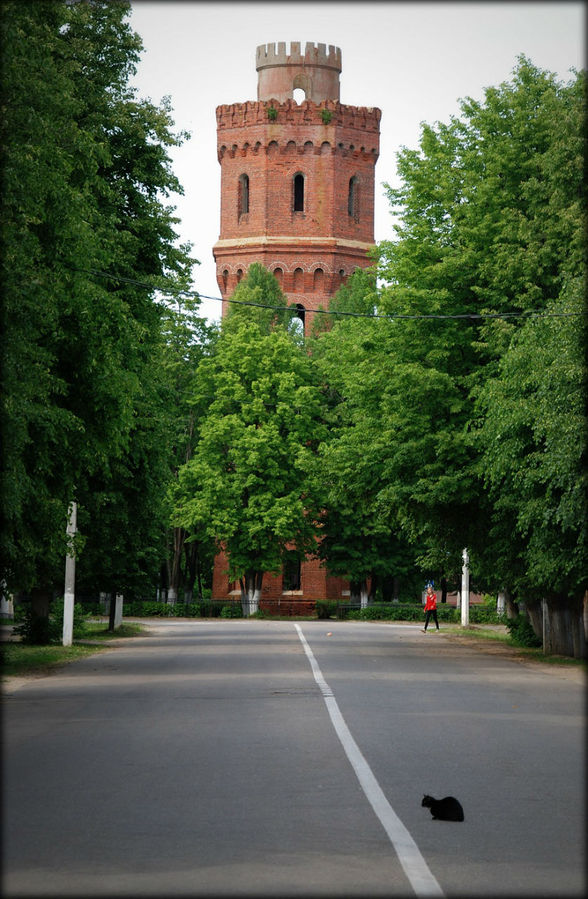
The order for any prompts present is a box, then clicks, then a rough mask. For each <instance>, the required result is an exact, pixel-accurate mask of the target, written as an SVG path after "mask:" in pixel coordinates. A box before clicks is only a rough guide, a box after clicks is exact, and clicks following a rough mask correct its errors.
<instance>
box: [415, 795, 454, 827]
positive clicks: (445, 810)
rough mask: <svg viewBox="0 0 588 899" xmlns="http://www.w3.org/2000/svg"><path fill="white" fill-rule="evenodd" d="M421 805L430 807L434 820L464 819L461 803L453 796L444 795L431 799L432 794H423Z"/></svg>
mask: <svg viewBox="0 0 588 899" xmlns="http://www.w3.org/2000/svg"><path fill="white" fill-rule="evenodd" d="M421 805H424V806H425V808H429V809H431V814H432V816H433V820H434V821H463V820H464V816H463V809H462V807H461V803H460V802H459V801H458V800H457V799H455V797H454V796H446V797H445V799H433V797H432V796H423V801H422V802H421Z"/></svg>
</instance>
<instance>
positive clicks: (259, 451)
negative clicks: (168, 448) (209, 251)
mask: <svg viewBox="0 0 588 899" xmlns="http://www.w3.org/2000/svg"><path fill="white" fill-rule="evenodd" d="M274 280H275V279H274ZM245 289H249V285H248V284H247V285H246V286H245ZM254 289H256V288H254ZM267 325H268V322H267V321H266V320H265V319H263V320H262V323H260V322H259V321H255V320H254V321H252V322H248V321H243V320H242V317H241V316H240V315H238V314H237V315H235V316H233V315H232V314H231V316H229V318H228V319H227V323H226V327H225V326H224V325H223V330H222V333H221V335H220V338H219V340H218V343H217V344H216V347H215V352H214V353H213V354H212V355H211V357H210V358H208V359H204V360H203V361H202V363H201V365H200V367H199V372H198V388H197V389H198V390H200V391H204V392H206V393H207V394H208V395H210V396H211V397H213V399H212V402H211V403H210V405H209V407H208V411H207V414H206V416H205V417H204V419H203V420H202V422H201V424H200V428H199V442H198V446H197V448H196V451H195V453H194V456H193V457H192V459H190V460H189V461H188V462H187V463H186V465H184V466H183V467H182V468H181V470H180V472H179V478H178V484H177V487H176V490H175V494H174V497H175V512H174V523H175V524H176V526H181V527H185V528H189V529H201V530H202V531H203V532H204V533H205V534H206V535H207V536H208V537H210V538H212V539H214V540H215V541H216V543H217V545H218V546H219V547H220V546H221V545H222V546H224V547H225V548H226V550H227V553H228V556H229V563H230V574H229V576H230V577H231V578H232V579H237V578H241V577H245V576H246V575H248V576H249V575H251V573H252V572H256V573H257V574H258V575H259V574H260V573H262V572H264V571H279V570H280V568H281V565H282V560H283V557H284V554H285V552H286V551H287V549H293V548H294V549H296V550H297V551H298V552H300V553H304V552H308V551H311V550H312V549H313V548H314V538H315V532H316V530H315V524H314V517H315V516H314V512H315V510H314V509H313V498H312V495H311V493H310V492H309V484H310V481H309V469H310V460H311V459H312V457H313V455H314V453H315V452H316V448H317V446H318V443H319V441H320V440H321V438H322V436H323V433H324V425H323V423H322V401H321V394H320V391H319V389H318V387H317V385H316V384H315V383H314V381H313V369H312V365H311V361H310V359H309V357H308V355H307V354H306V353H305V352H304V351H303V349H302V348H300V347H299V346H298V345H297V344H296V343H295V342H294V341H293V340H292V339H291V337H290V336H289V335H288V333H287V331H286V330H284V329H283V328H282V327H281V326H280V324H279V323H278V324H276V327H275V328H273V329H271V330H267V327H266V326H267ZM270 327H271V325H270Z"/></svg>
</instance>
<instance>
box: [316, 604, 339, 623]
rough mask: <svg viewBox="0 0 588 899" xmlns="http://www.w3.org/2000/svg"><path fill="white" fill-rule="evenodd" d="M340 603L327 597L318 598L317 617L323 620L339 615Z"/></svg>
mask: <svg viewBox="0 0 588 899" xmlns="http://www.w3.org/2000/svg"><path fill="white" fill-rule="evenodd" d="M338 605H339V604H338V603H337V602H334V601H332V600H327V599H317V601H316V606H315V609H316V617H317V618H320V619H322V620H325V619H327V618H335V617H336V616H337V608H338Z"/></svg>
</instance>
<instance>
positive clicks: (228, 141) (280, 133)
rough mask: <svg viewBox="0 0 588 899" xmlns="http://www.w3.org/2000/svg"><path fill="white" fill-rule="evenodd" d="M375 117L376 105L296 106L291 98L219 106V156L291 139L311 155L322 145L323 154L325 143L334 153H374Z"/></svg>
mask: <svg viewBox="0 0 588 899" xmlns="http://www.w3.org/2000/svg"><path fill="white" fill-rule="evenodd" d="M380 117H381V111H380V110H379V109H378V108H377V107H368V106H347V105H344V104H342V103H339V101H338V100H323V101H322V102H321V103H313V102H312V100H305V101H303V102H302V103H300V104H298V103H296V101H295V100H286V101H285V102H284V103H279V102H278V101H277V100H273V99H272V100H259V101H257V102H253V101H249V102H247V103H232V104H230V105H224V106H218V107H217V109H216V121H217V144H218V158H219V160H220V159H221V158H222V157H223V156H224V154H225V153H226V152H230V153H232V154H233V155H235V154H236V153H241V154H243V153H247V152H255V153H258V152H259V151H260V150H267V148H268V147H269V146H270V145H277V147H278V148H285V147H286V146H287V145H289V144H290V145H291V144H292V139H293V137H295V138H296V140H295V141H294V142H295V143H296V145H297V149H298V152H309V147H310V146H311V147H312V148H314V150H315V151H316V152H321V147H323V152H324V144H325V143H326V144H330V145H331V146H332V148H333V150H335V149H336V148H338V149H340V150H341V149H344V148H347V150H348V151H350V152H353V151H358V152H359V151H361V152H367V153H370V154H373V153H375V154H376V155H377V154H378V153H379V133H380ZM284 126H285V127H284ZM241 130H242V131H243V133H242V134H240V132H241ZM354 132H356V133H357V135H356V136H357V140H356V139H355V137H354ZM341 138H343V140H342V139H341Z"/></svg>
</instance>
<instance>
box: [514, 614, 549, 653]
mask: <svg viewBox="0 0 588 899" xmlns="http://www.w3.org/2000/svg"><path fill="white" fill-rule="evenodd" d="M506 626H507V628H508V630H509V633H510V639H511V640H512V642H513V643H514V644H515V645H516V646H525V647H530V648H533V649H535V648H538V647H540V646H542V645H543V642H542V640H540V639H539V637H537V635H536V634H535V631H534V630H533V626H532V624H531V622H530V621H529V619H528V618H526V617H525V615H517V617H516V618H509V619H508V620H507V621H506Z"/></svg>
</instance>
